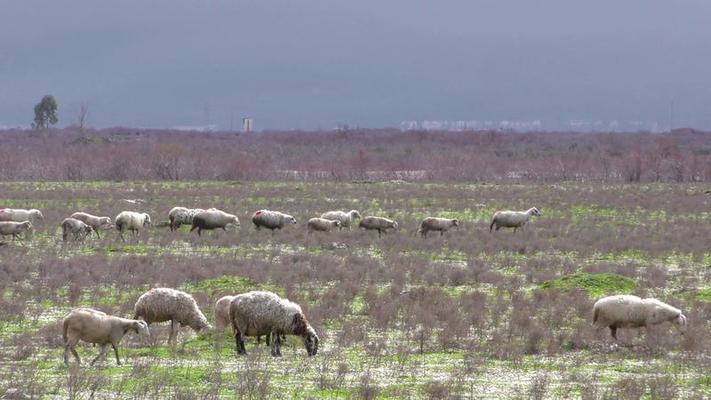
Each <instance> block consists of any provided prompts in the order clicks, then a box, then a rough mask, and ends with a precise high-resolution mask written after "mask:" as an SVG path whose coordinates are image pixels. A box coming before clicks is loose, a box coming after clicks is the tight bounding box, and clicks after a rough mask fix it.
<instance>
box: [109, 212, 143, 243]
mask: <svg viewBox="0 0 711 400" xmlns="http://www.w3.org/2000/svg"><path fill="white" fill-rule="evenodd" d="M150 224H151V216H150V215H148V214H146V213H137V212H133V211H122V212H121V213H120V214H119V215H117V216H116V229H118V231H119V235H120V236H121V240H123V241H124V242H125V241H126V239H125V238H124V237H123V232H124V231H131V232H133V234H134V236H135V235H137V234H138V231H140V230H141V229H142V228H143V227H145V226H148V225H150Z"/></svg>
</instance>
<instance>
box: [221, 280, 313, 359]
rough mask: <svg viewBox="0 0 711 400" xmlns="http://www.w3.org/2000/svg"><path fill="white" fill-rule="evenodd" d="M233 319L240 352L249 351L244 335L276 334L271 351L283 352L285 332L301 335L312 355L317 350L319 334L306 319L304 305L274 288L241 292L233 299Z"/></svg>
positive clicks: (273, 353)
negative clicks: (274, 290)
mask: <svg viewBox="0 0 711 400" xmlns="http://www.w3.org/2000/svg"><path fill="white" fill-rule="evenodd" d="M230 321H231V322H232V329H233V331H234V334H235V345H236V347H237V353H239V354H247V350H246V349H245V347H244V338H245V336H259V335H270V334H273V337H272V342H271V347H272V355H273V356H275V357H277V356H281V342H282V336H283V335H285V334H289V335H296V336H301V337H302V339H303V341H304V347H305V348H306V352H307V353H308V355H309V356H314V355H316V353H317V352H318V340H319V339H318V335H316V331H315V330H314V328H312V327H311V325H310V324H309V321H307V320H306V317H305V316H304V313H303V312H302V311H301V307H300V306H299V305H298V304H296V303H293V302H291V301H289V300H287V299H282V298H280V297H279V296H277V295H276V294H274V293H272V292H262V291H254V292H248V293H244V294H240V295H237V296H235V297H234V299H232V302H230Z"/></svg>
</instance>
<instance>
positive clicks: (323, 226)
mask: <svg viewBox="0 0 711 400" xmlns="http://www.w3.org/2000/svg"><path fill="white" fill-rule="evenodd" d="M306 226H307V229H308V232H309V235H310V234H312V233H313V232H314V231H318V232H329V231H330V230H331V229H333V228H336V227H340V226H341V221H338V220H330V219H325V218H311V219H310V220H309V222H308V223H307V225H306Z"/></svg>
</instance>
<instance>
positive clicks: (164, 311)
mask: <svg viewBox="0 0 711 400" xmlns="http://www.w3.org/2000/svg"><path fill="white" fill-rule="evenodd" d="M133 309H134V317H133V318H134V319H139V318H141V319H143V320H144V321H146V323H147V324H148V325H150V324H152V323H154V322H165V321H170V336H169V337H168V343H174V342H175V336H176V333H177V332H176V331H175V324H176V323H178V324H180V326H181V327H182V326H185V325H187V326H189V327H191V328H192V329H193V330H194V331H195V332H201V331H203V330H207V329H211V328H212V327H211V326H210V324H209V323H208V322H207V318H205V315H204V314H203V313H202V311H200V308H199V307H198V305H197V303H196V302H195V299H193V296H191V295H189V294H187V293H185V292H181V291H179V290H175V289H170V288H153V289H151V290H149V291H147V292H146V293H144V294H142V295H141V297H139V298H138V301H136V305H135V306H134V308H133Z"/></svg>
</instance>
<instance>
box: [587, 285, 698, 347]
mask: <svg viewBox="0 0 711 400" xmlns="http://www.w3.org/2000/svg"><path fill="white" fill-rule="evenodd" d="M667 321H669V322H672V323H674V324H676V325H677V328H678V329H679V331H680V332H681V333H684V332H685V331H686V316H684V314H682V313H681V310H679V309H678V308H675V307H672V306H670V305H669V304H666V303H663V302H661V301H659V300H657V299H653V298H648V299H641V298H639V297H637V296H631V295H618V296H608V297H603V298H602V299H600V300H598V301H596V302H595V305H594V306H593V325H595V326H598V327H609V328H610V335H611V336H612V338H613V339H615V340H617V328H640V327H645V328H649V327H650V326H652V325H659V324H662V323H664V322H667Z"/></svg>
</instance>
